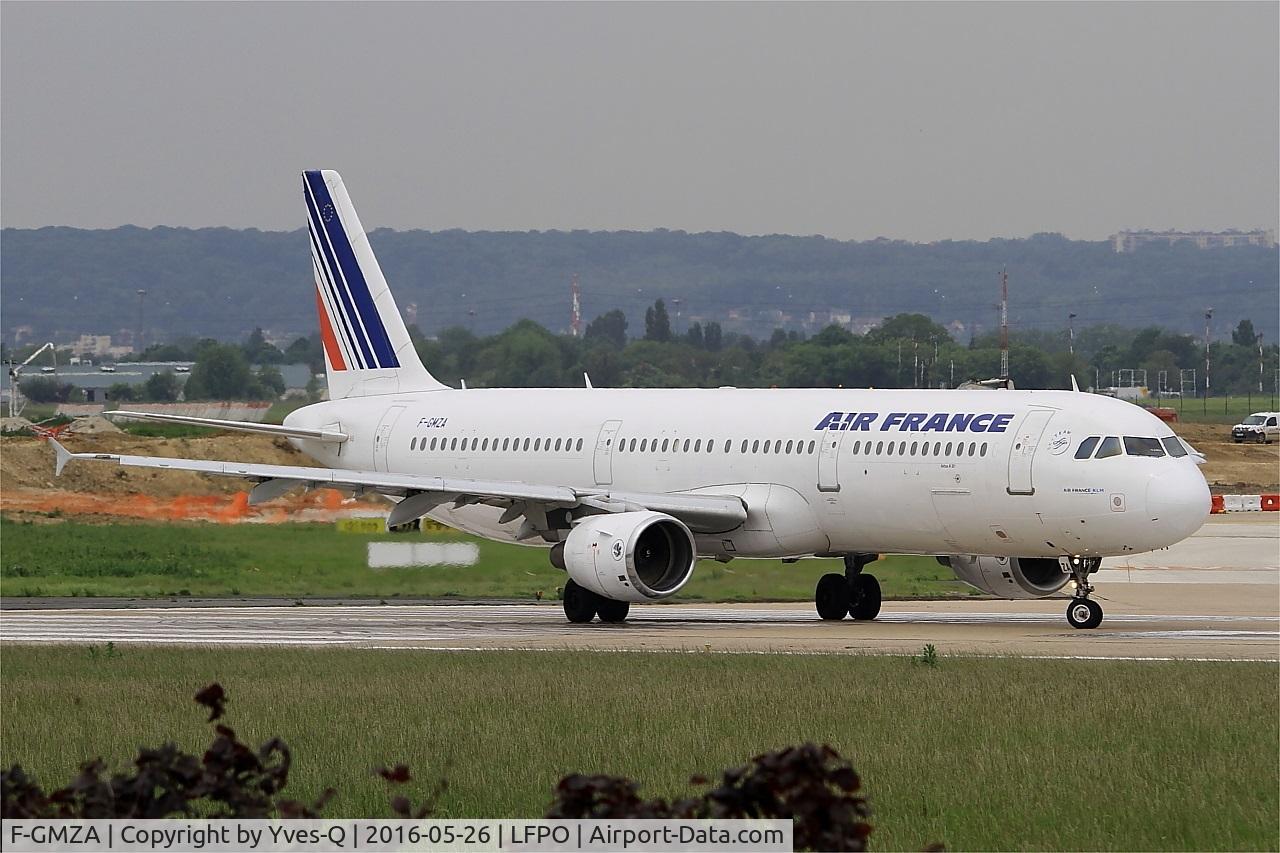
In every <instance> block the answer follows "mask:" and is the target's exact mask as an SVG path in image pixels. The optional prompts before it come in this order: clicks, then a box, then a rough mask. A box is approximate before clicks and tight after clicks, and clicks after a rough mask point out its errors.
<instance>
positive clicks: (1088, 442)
mask: <svg viewBox="0 0 1280 853" xmlns="http://www.w3.org/2000/svg"><path fill="white" fill-rule="evenodd" d="M1097 446H1098V437H1097V436H1096V435H1091V436H1089V437H1088V438H1086V439H1085V440H1084V441H1082V442H1080V446H1079V447H1078V448H1076V458H1077V459H1088V458H1089V457H1090V456H1092V455H1093V449H1094V448H1095V447H1097Z"/></svg>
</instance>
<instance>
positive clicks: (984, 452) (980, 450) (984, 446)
mask: <svg viewBox="0 0 1280 853" xmlns="http://www.w3.org/2000/svg"><path fill="white" fill-rule="evenodd" d="M978 455H979V456H986V455H987V443H986V442H985V441H984V442H982V447H980V448H978Z"/></svg>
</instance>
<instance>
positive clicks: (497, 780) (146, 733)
mask: <svg viewBox="0 0 1280 853" xmlns="http://www.w3.org/2000/svg"><path fill="white" fill-rule="evenodd" d="M214 680H216V681H219V682H221V683H222V684H223V686H224V687H225V688H226V689H227V690H228V693H229V696H230V703H229V706H228V709H229V710H228V717H227V721H228V723H229V724H230V725H232V726H233V727H234V728H236V729H237V731H238V732H239V733H240V734H241V736H242V737H244V738H245V739H246V740H248V741H250V742H253V743H257V742H260V741H262V740H265V739H266V738H268V737H269V736H272V735H280V736H281V737H283V738H284V739H285V740H286V742H288V743H289V745H290V746H291V747H293V748H294V754H295V759H296V761H295V772H294V775H293V777H292V784H291V786H290V793H292V794H293V795H295V796H313V795H315V794H316V793H318V792H319V791H320V790H321V789H322V788H323V787H324V786H326V785H333V786H335V787H336V788H338V789H339V792H340V793H339V796H338V798H337V799H336V800H335V801H334V803H333V805H332V807H331V809H330V813H331V814H334V815H347V816H366V815H381V816H385V815H386V814H387V809H386V789H385V787H384V785H383V783H382V782H380V781H379V780H376V779H374V778H373V777H372V776H371V774H370V769H371V768H373V767H375V766H378V765H382V764H385V763H391V762H397V761H404V762H407V763H408V764H409V765H410V766H411V767H412V768H413V769H414V771H415V775H416V777H417V779H418V780H419V783H420V784H417V786H416V787H415V788H414V789H413V790H411V791H409V792H407V793H418V794H420V793H421V792H422V791H425V790H426V788H427V786H428V784H429V783H431V782H432V781H434V780H435V779H436V778H438V777H439V776H440V775H444V776H447V778H448V780H449V788H448V791H447V793H446V794H445V795H444V798H443V800H442V803H441V807H442V814H441V815H440V816H442V817H529V816H537V815H539V814H541V813H542V811H543V810H544V809H545V808H546V805H547V803H548V801H549V798H550V792H551V790H552V787H553V786H554V784H555V782H556V781H557V779H558V778H559V777H560V776H561V775H562V774H565V773H569V772H600V773H611V774H622V775H628V776H631V777H632V778H635V779H637V780H639V781H641V782H642V783H643V789H642V791H643V793H645V794H646V795H649V796H655V795H663V796H668V797H670V796H677V795H680V794H683V793H686V792H687V791H688V788H687V787H686V784H685V783H686V780H687V779H688V777H689V776H690V775H692V774H695V773H701V774H706V775H710V776H714V775H715V774H717V773H718V771H719V770H721V769H723V768H725V767H728V766H731V765H735V764H738V763H741V762H743V761H744V760H746V759H747V758H749V757H750V756H752V755H754V754H756V753H758V752H760V751H763V750H767V749H773V748H776V747H780V746H783V745H787V744H793V743H798V742H802V741H804V740H806V739H809V740H815V741H826V742H830V743H831V744H832V745H833V746H835V747H836V748H837V749H838V750H839V751H840V752H841V753H842V754H843V755H845V756H846V757H848V758H849V759H850V760H851V761H852V762H853V764H854V766H855V767H856V768H857V770H858V771H859V772H860V773H861V775H862V778H863V783H864V787H865V791H866V793H867V795H868V796H869V798H870V802H871V805H872V807H873V809H874V817H873V824H874V826H875V827H876V829H875V832H874V834H873V836H872V841H873V846H874V847H875V848H876V849H917V850H918V849H920V848H921V847H922V846H923V845H925V844H926V843H930V842H943V843H945V844H946V845H947V847H948V848H949V849H1045V848H1050V849H1120V850H1141V849H1166V850H1173V849H1275V848H1276V847H1277V845H1280V835H1278V830H1277V826H1278V822H1280V801H1278V793H1277V792H1278V790H1280V770H1278V767H1277V762H1276V752H1277V745H1278V740H1280V729H1278V723H1277V714H1278V711H1280V709H1278V708H1277V691H1276V669H1275V667H1274V666H1272V665H1269V664H1252V663H1240V664H1222V663H1194V662H1123V661H1117V662H1105V663H1104V662H1097V661H1031V660H1001V659H983V658H950V657H947V656H946V655H943V656H942V657H941V658H940V659H939V662H938V665H937V666H936V667H935V668H931V667H928V666H924V665H921V664H915V663H913V662H912V661H911V660H910V659H907V658H887V657H847V656H846V657H836V656H770V655H710V654H696V653H695V654H670V655H656V654H627V653H603V652H600V653H592V652H586V653H572V652H563V653H562V652H528V653H502V652H498V653H480V652H465V653H462V652H460V653H438V652H437V653H431V652H414V651H397V652H390V651H369V650H334V649H329V650H293V649H289V650H284V649H254V650H197V649H143V648H130V647H127V648H124V649H120V650H114V651H113V653H112V654H110V655H108V654H107V653H106V651H105V650H104V649H101V648H99V649H96V650H93V651H90V650H88V649H86V648H83V647H79V648H74V647H52V648H51V647H41V648H36V647H22V646H8V645H6V646H5V647H4V668H3V674H2V676H0V684H2V685H3V691H2V693H0V709H2V710H3V713H2V714H0V732H2V733H3V738H2V739H0V743H2V747H0V751H2V753H3V755H2V756H0V760H2V761H3V763H4V766H9V765H10V764H13V763H21V764H22V765H23V766H24V767H25V768H26V769H27V770H28V771H30V772H32V773H34V774H35V776H36V777H37V778H38V779H39V780H41V781H42V782H45V783H55V782H56V783H62V782H65V781H66V780H67V779H69V778H70V776H71V774H72V773H73V772H74V770H75V769H76V766H77V763H78V762H79V761H81V760H83V759H85V758H87V757H93V756H102V757H104V758H106V759H107V760H108V761H109V762H110V763H112V765H113V766H117V767H118V766H122V765H124V764H125V763H126V762H127V760H128V759H129V758H130V757H131V756H132V755H133V751H134V750H135V749H136V748H137V747H138V746H139V745H143V744H145V745H156V744H158V743H160V742H162V741H164V740H166V739H174V740H176V741H177V742H178V743H179V744H181V745H182V746H184V747H186V748H188V749H193V750H198V749H199V748H201V747H203V745H204V744H205V743H207V742H208V739H209V737H210V734H211V733H210V732H209V729H208V727H207V726H206V725H205V724H204V722H203V719H204V715H203V714H202V712H201V709H199V708H198V707H197V706H196V705H195V704H194V703H193V702H192V701H191V696H192V695H193V694H194V693H195V692H196V690H197V689H199V688H200V687H202V686H203V685H204V684H206V683H208V682H209V681H214Z"/></svg>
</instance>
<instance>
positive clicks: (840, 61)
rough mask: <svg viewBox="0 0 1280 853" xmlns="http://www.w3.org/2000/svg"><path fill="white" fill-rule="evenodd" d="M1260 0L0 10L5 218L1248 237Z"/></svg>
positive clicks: (1265, 94)
mask: <svg viewBox="0 0 1280 853" xmlns="http://www.w3.org/2000/svg"><path fill="white" fill-rule="evenodd" d="M1278 10H1280V4H1277V3H1273V2H1262V3H1251V4H1239V3H1237V4H1227V3H1213V4H1206V5H1199V4H1189V3H1177V4H1157V3H1139V4H1133V5H1120V4H1105V5H1099V4H1067V5H1049V4H1041V3H1035V4H1027V5H1021V4H1012V3H999V4H994V5H960V4H950V3H948V4H943V5H932V4H924V3H910V4H875V5H863V4H824V5H802V4H786V5H768V4H752V5H730V4H715V5H683V4H665V3H664V4H640V5H623V4H615V3H609V4H580V5H553V4H542V3H539V4H527V5H505V4H497V3H492V4H462V5H415V4H408V3H402V4H390V5H373V4H359V5H346V4H339V3H325V4H320V5H311V4H303V3H286V4H279V5H267V4H252V5H250V4H232V3H214V4H207V5H206V4H195V3H180V4H179V3H171V4H166V3H145V4H139V5H134V4H109V3H93V4H88V5H80V4H72V3H44V2H40V3H16V2H5V3H3V5H2V6H0V219H2V220H3V224H4V225H5V226H12V227H35V226H43V225H75V226H81V227H92V228H99V227H111V226H116V225H121V224H126V223H132V224H135V225H142V226H152V225H184V226H207V225H227V226H232V227H249V226H253V227H258V228H264V229H273V230H280V229H288V230H292V229H294V228H297V227H300V226H301V225H302V223H303V208H302V202H301V192H300V181H299V178H298V173H299V172H300V171H301V170H302V169H304V168H332V169H337V170H339V171H340V172H342V174H343V176H344V178H345V179H346V181H347V187H348V189H349V190H350V192H351V195H352V197H353V198H354V199H355V201H356V204H357V206H358V208H359V210H360V212H361V217H362V219H363V220H364V223H365V225H366V226H367V227H370V228H372V227H378V226H389V227H392V228H398V229H407V228H426V229H431V230H439V229H445V228H465V229H494V230H526V229H552V228H561V229H569V228H589V229H623V228H627V229H642V230H647V229H651V228H672V229H685V230H688V231H704V230H711V231H737V232H740V233H744V234H762V233H789V234H825V235H827V236H829V237H837V238H842V239H849V238H852V239H869V238H874V237H878V236H886V237H893V238H902V239H908V240H918V241H929V240H937V239H945V238H954V239H963V238H978V239H985V238H988V237H993V236H1025V235H1029V234H1032V233H1035V232H1038V231H1061V232H1063V233H1065V234H1067V235H1068V236H1070V237H1076V238H1086V239H1099V238H1103V237H1105V236H1106V235H1108V234H1110V233H1111V232H1113V231H1116V230H1118V229H1124V228H1209V229H1223V228H1230V227H1237V228H1257V227H1268V228H1274V227H1276V221H1277V218H1280V210H1278V206H1280V201H1278V199H1280V174H1278V167H1277V162H1278V157H1280V140H1278V131H1277V128H1278V127H1280V92H1278V83H1277V81H1278V80H1280V60H1278V58H1277V57H1278V54H1280V50H1278V48H1277V45H1278V43H1280V12H1278Z"/></svg>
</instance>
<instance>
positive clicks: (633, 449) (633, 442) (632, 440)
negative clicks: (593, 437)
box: [579, 438, 636, 453]
mask: <svg viewBox="0 0 1280 853" xmlns="http://www.w3.org/2000/svg"><path fill="white" fill-rule="evenodd" d="M579 441H581V439H579ZM630 452H631V453H635V452H636V440H635V439H634V438H633V439H631V446H630Z"/></svg>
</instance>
